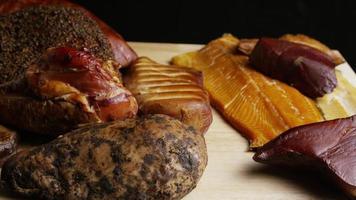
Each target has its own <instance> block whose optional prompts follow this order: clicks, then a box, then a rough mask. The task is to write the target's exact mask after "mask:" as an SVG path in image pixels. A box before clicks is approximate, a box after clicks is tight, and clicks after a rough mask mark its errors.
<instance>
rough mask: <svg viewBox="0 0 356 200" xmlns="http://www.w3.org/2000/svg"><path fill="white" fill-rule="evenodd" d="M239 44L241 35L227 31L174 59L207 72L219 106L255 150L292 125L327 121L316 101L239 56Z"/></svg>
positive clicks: (207, 81)
mask: <svg viewBox="0 0 356 200" xmlns="http://www.w3.org/2000/svg"><path fill="white" fill-rule="evenodd" d="M238 45H239V40H238V39H237V38H235V37H234V36H232V35H230V34H225V35H224V36H223V37H221V38H219V39H216V40H213V41H212V42H210V43H209V44H208V45H206V46H205V47H204V48H202V49H201V50H199V51H196V52H190V53H187V54H183V55H178V56H176V57H174V58H173V59H172V64H175V65H181V66H188V67H192V68H195V69H197V70H201V71H202V72H203V76H204V86H205V88H206V89H207V91H208V92H209V94H210V97H211V99H210V100H211V102H212V104H213V106H214V107H215V108H216V109H217V110H218V111H219V112H220V113H221V114H222V115H223V116H224V117H225V119H226V120H227V121H228V122H230V123H231V124H232V126H234V127H235V128H236V129H237V130H238V131H239V132H241V133H242V134H243V135H244V136H245V137H246V138H248V139H249V140H250V147H251V148H256V147H260V146H262V145H263V144H265V143H267V142H268V141H270V140H271V139H273V138H275V137H276V136H278V135H279V134H280V133H282V132H284V131H286V130H288V129H290V128H292V127H295V126H299V125H303V124H309V123H313V122H319V121H322V120H323V117H322V115H321V113H320V111H319V110H318V108H317V107H316V105H315V102H314V101H312V100H310V99H309V98H307V97H305V96H303V95H302V94H301V93H300V92H299V91H298V90H296V89H294V88H292V87H290V86H288V85H286V84H284V83H282V82H280V81H278V80H274V79H271V78H269V77H266V76H264V75H263V74H261V73H259V72H256V71H255V70H253V69H251V68H250V67H248V57H247V56H244V55H238V54H236V49H237V47H238Z"/></svg>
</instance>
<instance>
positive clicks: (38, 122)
mask: <svg viewBox="0 0 356 200" xmlns="http://www.w3.org/2000/svg"><path fill="white" fill-rule="evenodd" d="M0 113H1V115H0V121H1V122H3V123H5V125H8V126H11V127H16V129H19V130H26V131H29V132H32V133H36V134H46V135H54V136H56V135H58V134H61V133H65V132H67V131H70V130H73V129H74V128H76V127H77V126H78V124H83V123H90V122H98V121H99V119H98V117H97V115H96V114H95V113H90V112H83V110H82V108H81V107H80V106H79V105H75V104H72V103H70V102H65V101H51V100H47V101H38V100H36V99H33V98H30V97H24V96H9V95H6V96H2V95H0Z"/></svg>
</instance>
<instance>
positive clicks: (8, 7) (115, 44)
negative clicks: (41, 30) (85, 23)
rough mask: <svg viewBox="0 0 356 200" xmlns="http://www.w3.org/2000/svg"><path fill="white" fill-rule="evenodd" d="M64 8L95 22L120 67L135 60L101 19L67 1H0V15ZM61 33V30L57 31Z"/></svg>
mask: <svg viewBox="0 0 356 200" xmlns="http://www.w3.org/2000/svg"><path fill="white" fill-rule="evenodd" d="M40 5H42V6H47V5H52V6H64V7H69V8H75V9H79V10H81V11H83V12H84V13H85V14H86V15H87V16H88V17H90V18H92V19H93V20H95V21H96V22H97V23H98V25H99V27H100V28H101V30H102V31H103V33H104V34H105V36H106V37H107V39H108V40H109V42H110V44H111V48H112V50H113V52H114V58H115V60H116V61H117V62H118V63H120V64H121V65H122V66H128V65H129V64H130V63H131V62H132V61H134V60H135V59H136V58H137V55H136V53H135V52H134V51H133V50H132V49H131V48H130V46H129V45H128V44H127V43H126V41H125V40H124V39H123V38H122V37H121V35H120V34H118V33H117V32H116V31H115V30H113V29H112V28H111V27H110V26H108V25H107V24H106V23H105V22H103V21H102V20H101V19H99V18H98V17H96V16H95V15H94V14H92V13H91V12H89V11H88V10H86V9H85V8H83V7H81V6H79V5H77V4H75V3H72V2H70V1H67V0H0V15H6V14H9V13H13V12H16V11H18V10H21V9H24V8H27V7H32V6H40ZM58 31H61V30H58Z"/></svg>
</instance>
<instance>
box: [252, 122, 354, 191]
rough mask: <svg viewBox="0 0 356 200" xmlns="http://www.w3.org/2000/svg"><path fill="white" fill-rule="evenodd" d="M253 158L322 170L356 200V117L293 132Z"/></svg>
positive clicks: (287, 133) (268, 162) (304, 127)
mask: <svg viewBox="0 0 356 200" xmlns="http://www.w3.org/2000/svg"><path fill="white" fill-rule="evenodd" d="M253 158H254V160H256V161H257V162H262V163H266V164H273V165H287V166H293V167H300V166H302V167H311V168H317V169H322V170H323V171H325V172H326V173H327V174H328V175H330V176H331V177H332V179H333V180H334V181H335V182H336V183H337V184H338V185H339V186H340V187H341V188H342V189H344V190H345V191H346V192H347V194H349V195H350V196H351V197H353V198H356V165H355V163H356V116H353V117H350V118H344V119H337V120H332V121H325V122H319V123H314V124H310V125H304V126H300V127H296V128H292V129H290V130H288V131H286V132H285V133H283V134H281V135H280V136H279V137H277V138H276V139H274V140H272V141H271V142H269V143H267V144H266V145H264V146H263V147H262V148H260V149H258V150H257V152H256V154H255V156H254V157H253Z"/></svg>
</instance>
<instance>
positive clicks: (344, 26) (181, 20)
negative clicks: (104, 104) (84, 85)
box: [76, 0, 356, 67]
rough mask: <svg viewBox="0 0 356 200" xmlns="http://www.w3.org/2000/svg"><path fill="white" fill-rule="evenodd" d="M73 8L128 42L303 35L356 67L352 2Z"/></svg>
mask: <svg viewBox="0 0 356 200" xmlns="http://www.w3.org/2000/svg"><path fill="white" fill-rule="evenodd" d="M76 2H77V3H79V4H81V5H83V6H85V7H86V8H88V9H89V10H91V11H92V12H94V13H95V14H96V15H97V16H99V17H100V18H102V19H103V20H104V21H106V22H107V23H108V24H109V25H110V26H112V27H113V28H115V29H116V30H117V31H118V32H119V33H120V34H121V35H123V36H124V38H125V39H126V40H129V41H149V42H174V43H200V44H203V43H207V42H208V41H210V40H212V39H214V38H217V37H219V36H221V35H222V34H223V33H228V32H229V33H233V34H235V35H236V36H238V37H240V38H248V37H250V38H251V37H252V38H253V37H261V36H270V37H278V36H281V35H283V34H285V33H304V34H307V35H309V36H312V37H315V38H316V39H318V40H320V41H322V42H323V43H325V44H327V45H328V46H330V47H332V48H335V49H339V50H340V51H341V52H342V54H343V55H344V56H345V57H346V59H347V60H348V61H349V63H350V64H351V65H354V66H355V67H356V54H355V53H354V51H355V50H356V47H354V44H355V42H356V39H355V36H356V29H355V25H356V23H355V22H356V1H355V0H339V1H336V0H330V1H328V0H325V1H316V0H260V1H257V0H218V1H214V0H213V1H208V0H206V1H194V0H191V1H187V0H171V1H169V0H167V1H138V0H126V1H122V0H102V1H99V0H91V1H88V0H77V1H76ZM353 63H354V64H353Z"/></svg>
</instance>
